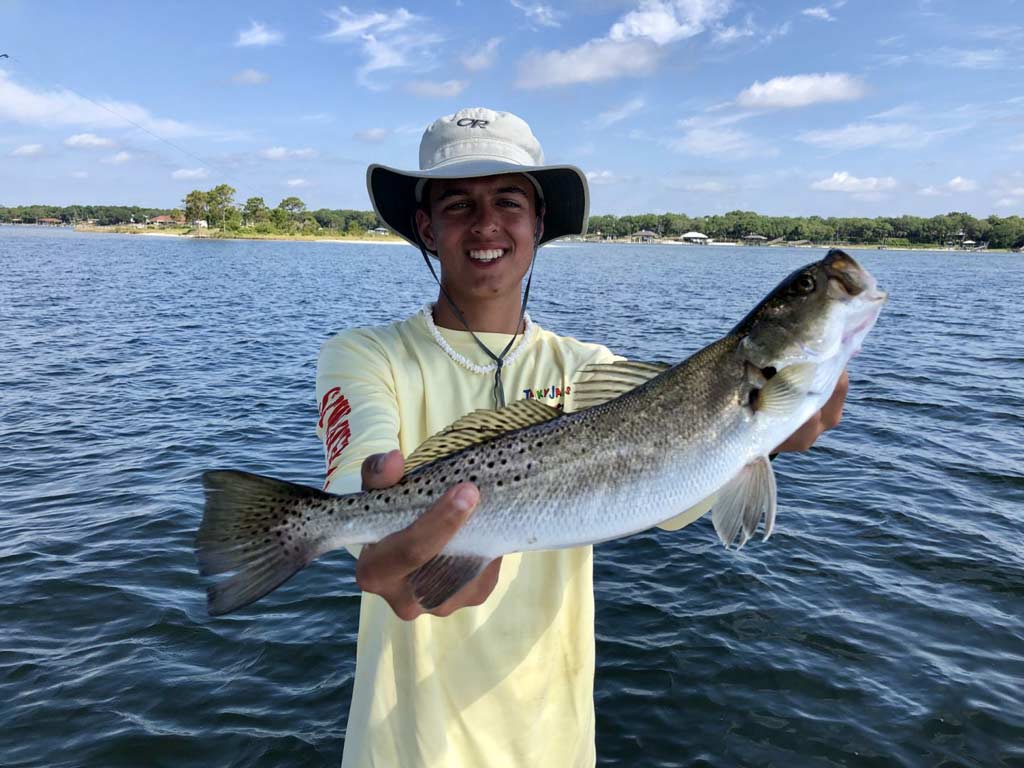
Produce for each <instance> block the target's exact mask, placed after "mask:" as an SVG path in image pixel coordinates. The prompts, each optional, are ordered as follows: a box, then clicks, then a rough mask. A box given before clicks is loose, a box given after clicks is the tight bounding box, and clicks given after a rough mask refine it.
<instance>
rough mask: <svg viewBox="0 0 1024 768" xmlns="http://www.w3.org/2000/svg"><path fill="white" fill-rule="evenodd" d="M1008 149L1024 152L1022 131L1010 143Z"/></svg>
mask: <svg viewBox="0 0 1024 768" xmlns="http://www.w3.org/2000/svg"><path fill="white" fill-rule="evenodd" d="M1008 149H1009V150H1010V151H1011V152H1024V133H1022V134H1021V135H1020V136H1018V137H1017V140H1016V141H1015V142H1014V143H1013V144H1011V145H1010V146H1009V147H1008Z"/></svg>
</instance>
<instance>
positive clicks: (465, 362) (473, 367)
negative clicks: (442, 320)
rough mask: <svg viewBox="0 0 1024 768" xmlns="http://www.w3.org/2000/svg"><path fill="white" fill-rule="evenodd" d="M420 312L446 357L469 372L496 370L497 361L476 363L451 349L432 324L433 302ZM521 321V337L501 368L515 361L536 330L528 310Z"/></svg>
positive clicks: (491, 371)
mask: <svg viewBox="0 0 1024 768" xmlns="http://www.w3.org/2000/svg"><path fill="white" fill-rule="evenodd" d="M420 314H421V315H423V320H424V322H425V323H426V324H427V328H429V329H430V335H431V336H433V337H434V341H435V342H436V343H437V346H439V347H440V348H441V349H442V350H444V353H445V354H446V355H448V357H450V358H451V359H452V361H453V362H455V363H456V364H458V365H460V366H462V367H463V368H465V369H466V370H467V371H470V372H471V373H480V374H483V373H494V372H495V371H496V370H498V364H497V363H488V364H487V365H477V364H476V363H474V362H473V361H472V360H470V359H469V358H467V357H466V356H465V355H460V354H459V353H458V352H456V351H455V350H454V349H452V345H451V344H449V343H448V341H447V339H445V337H444V336H442V335H441V332H440V331H439V330H438V329H437V326H436V325H435V324H434V305H433V304H430V303H427V304H424V305H423V307H422V308H421V309H420ZM523 323H524V325H525V327H524V328H523V338H522V339H521V340H520V341H519V344H518V345H516V348H515V349H514V350H512V352H511V353H509V355H508V357H506V358H505V359H504V360H503V361H502V367H503V368H504V367H506V366H509V365H512V363H514V362H515V361H516V358H518V357H519V355H520V354H522V352H523V350H524V349H526V347H528V346H529V344H530V341H531V340H532V339H533V337H534V335H535V334H536V332H537V326H535V325H534V324H533V321H531V320H530V313H529V312H525V313H523Z"/></svg>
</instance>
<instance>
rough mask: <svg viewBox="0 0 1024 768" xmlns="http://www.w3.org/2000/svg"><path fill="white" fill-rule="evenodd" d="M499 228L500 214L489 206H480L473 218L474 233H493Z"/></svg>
mask: <svg viewBox="0 0 1024 768" xmlns="http://www.w3.org/2000/svg"><path fill="white" fill-rule="evenodd" d="M497 226H498V213H497V211H495V210H494V209H493V208H491V206H489V205H479V206H477V208H476V212H475V215H474V217H473V231H474V232H492V231H494V230H495V229H497Z"/></svg>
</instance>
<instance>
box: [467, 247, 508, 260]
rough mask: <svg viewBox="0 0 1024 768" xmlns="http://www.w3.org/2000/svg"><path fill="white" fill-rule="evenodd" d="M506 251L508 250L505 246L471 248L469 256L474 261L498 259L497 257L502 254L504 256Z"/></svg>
mask: <svg viewBox="0 0 1024 768" xmlns="http://www.w3.org/2000/svg"><path fill="white" fill-rule="evenodd" d="M506 252H507V250H506V249H504V248H488V249H486V250H484V249H479V250H471V251H469V258H471V259H472V260H473V261H482V262H487V261H496V260H497V259H500V258H501V257H502V256H504V255H505V253H506Z"/></svg>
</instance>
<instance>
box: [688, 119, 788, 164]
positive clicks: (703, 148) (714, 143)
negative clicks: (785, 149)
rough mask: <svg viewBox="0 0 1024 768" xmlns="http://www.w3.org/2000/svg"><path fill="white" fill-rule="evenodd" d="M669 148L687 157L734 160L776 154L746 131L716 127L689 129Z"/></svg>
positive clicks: (775, 151)
mask: <svg viewBox="0 0 1024 768" xmlns="http://www.w3.org/2000/svg"><path fill="white" fill-rule="evenodd" d="M669 147H670V148H671V149H673V150H675V151H676V152H683V153H686V154H688V155H697V156H702V157H707V156H721V157H725V158H731V159H735V160H742V159H744V158H747V157H752V156H754V155H775V154H777V150H774V149H771V148H766V147H764V146H762V145H761V144H760V142H758V141H757V139H755V138H754V137H753V136H751V135H750V134H749V133H747V132H746V131H741V130H737V129H735V128H723V127H716V126H700V127H696V128H690V129H689V130H688V131H686V133H684V134H683V135H682V136H681V137H680V138H678V139H674V140H672V141H670V142H669Z"/></svg>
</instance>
